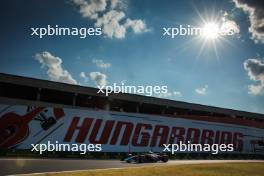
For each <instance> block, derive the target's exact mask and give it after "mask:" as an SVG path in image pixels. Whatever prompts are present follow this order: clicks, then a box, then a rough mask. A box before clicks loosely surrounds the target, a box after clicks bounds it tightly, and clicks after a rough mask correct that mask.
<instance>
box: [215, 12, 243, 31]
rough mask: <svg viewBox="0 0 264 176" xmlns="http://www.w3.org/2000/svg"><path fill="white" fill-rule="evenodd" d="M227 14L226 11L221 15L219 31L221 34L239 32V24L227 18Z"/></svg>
mask: <svg viewBox="0 0 264 176" xmlns="http://www.w3.org/2000/svg"><path fill="white" fill-rule="evenodd" d="M228 16H229V14H228V13H227V12H224V14H223V16H222V19H221V20H222V22H221V26H220V31H221V33H223V34H229V33H232V34H233V35H235V34H239V33H240V27H239V25H238V24H237V23H236V22H235V21H234V20H231V19H229V17H228Z"/></svg>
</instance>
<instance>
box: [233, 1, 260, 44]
mask: <svg viewBox="0 0 264 176" xmlns="http://www.w3.org/2000/svg"><path fill="white" fill-rule="evenodd" d="M233 2H235V5H236V7H237V8H241V9H242V10H243V11H244V12H245V13H247V14H248V15H249V21H250V27H249V32H250V33H251V34H252V36H251V38H252V39H253V40H254V41H255V42H256V43H259V42H261V43H264V3H263V0H233Z"/></svg>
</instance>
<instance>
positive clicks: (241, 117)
mask: <svg viewBox="0 0 264 176" xmlns="http://www.w3.org/2000/svg"><path fill="white" fill-rule="evenodd" d="M97 92H98V89H97V88H91V87H84V86H79V85H70V84H65V83H58V82H53V81H47V80H40V79H35V78H28V77H22V76H15V75H9V74H2V73H1V74H0V104H2V105H4V106H3V107H2V108H1V109H0V110H1V114H0V121H1V116H2V118H3V116H4V114H5V113H6V112H5V110H6V108H7V107H8V108H9V107H10V106H16V105H18V106H25V107H52V108H62V109H69V110H72V109H73V110H76V111H77V110H80V111H82V112H86V110H89V111H90V110H91V111H92V112H93V111H96V112H97V111H99V112H100V113H101V111H102V112H103V114H105V112H111V113H112V114H115V113H117V114H118V113H119V114H118V115H119V116H121V115H124V114H125V115H126V116H129V115H130V114H131V116H135V117H139V116H142V117H144V118H145V119H143V122H144V123H150V124H152V125H153V130H154V132H153V134H154V133H157V136H158V137H157V139H155V140H154V143H155V144H156V140H158V139H159V137H160V138H162V137H163V136H162V135H166V134H167V133H165V131H166V130H165V127H159V129H158V130H160V131H161V132H160V131H156V132H155V129H154V126H158V125H159V123H158V122H154V120H152V121H153V122H152V121H151V119H152V117H155V119H156V120H155V121H157V117H158V118H163V117H164V118H163V121H161V122H160V124H166V123H167V121H168V120H166V119H167V118H170V119H171V118H176V119H177V118H180V119H183V120H186V121H187V122H188V123H187V122H181V121H179V122H178V121H177V122H175V126H177V124H181V125H180V126H183V127H184V128H186V131H188V132H189V128H190V129H193V128H197V129H199V128H200V127H199V125H198V126H197V124H198V122H202V123H203V124H202V126H201V128H203V129H205V136H206V135H207V134H208V135H210V134H211V133H210V132H208V133H206V132H207V131H210V130H218V131H220V133H219V134H218V133H217V132H218V131H215V132H214V135H215V136H216V135H220V136H221V135H222V138H223V140H222V142H225V140H227V139H226V138H225V135H226V136H227V138H228V137H229V133H228V132H227V133H226V134H225V131H228V130H230V131H231V133H232V140H231V139H230V141H229V142H233V141H234V140H235V138H240V139H241V140H244V144H242V145H243V146H244V148H246V149H245V150H243V151H242V150H241V151H239V153H240V154H241V152H242V153H243V154H261V155H262V154H263V151H264V147H263V141H264V133H263V132H264V115H263V114H259V113H253V112H245V111H239V110H233V109H227V108H220V107H213V106H206V105H201V104H194V103H187V102H182V101H174V100H168V99H161V98H155V97H148V96H142V95H134V94H127V93H118V94H113V93H112V94H110V95H109V96H105V94H100V93H97ZM10 111H11V110H10ZM13 111H14V110H12V112H13ZM27 111H29V110H27ZM66 111H67V110H66ZM54 112H55V111H54ZM70 112H71V111H70ZM88 114H89V113H88ZM99 116H100V115H99ZM131 116H129V120H128V122H129V123H132V124H134V123H135V124H137V123H141V121H139V120H138V119H137V122H133V118H132V117H131ZM69 118H70V117H67V119H69ZM72 118H73V117H72ZM100 118H102V119H103V118H104V117H103V115H101V117H100ZM118 118H119V117H118ZM146 119H147V120H146ZM56 120H58V119H56ZM124 120H126V119H124ZM72 123H73V122H69V126H72ZM78 123H80V122H78ZM98 123H99V122H98ZM106 123H108V122H106ZM194 123H196V126H195V127H192V124H194ZM206 123H208V124H206ZM51 124H53V122H47V126H46V129H45V125H42V127H43V129H44V131H45V130H46V131H48V128H49V125H51ZM117 124H118V122H113V124H111V123H110V122H109V124H108V125H113V126H111V127H115V126H116V125H117ZM170 125H171V121H169V122H168V123H167V126H169V127H170ZM189 125H190V127H189ZM214 125H215V126H214ZM79 126H80V124H79ZM124 126H125V125H124ZM163 126H164V125H163ZM165 126H166V125H165ZM206 126H210V129H209V130H207V129H206ZM89 127H91V126H89ZM125 127H127V129H129V128H128V125H127V126H125ZM234 127H235V128H237V130H238V131H232V130H234ZM69 128H70V127H69ZM74 128H76V129H77V127H74ZM79 128H80V127H78V130H79ZM94 128H95V127H94ZM105 128H106V125H105ZM115 128H116V127H115ZM135 128H137V126H136V125H135ZM151 128H152V127H151ZM173 128H174V127H170V128H168V129H169V130H170V132H168V134H171V133H172V132H171V131H173ZM131 129H132V128H131ZM133 129H134V128H133ZM134 130H135V129H134ZM162 130H163V131H162ZM239 130H240V131H239ZM30 131H32V130H30ZM99 131H100V130H99ZM115 131H117V129H116V130H115ZM119 132H120V129H119ZM68 133H69V130H68V132H67V134H68ZM101 133H104V132H101ZM109 133H115V132H114V131H110V132H109ZM120 133H122V131H121V132H120ZM124 133H125V132H124ZM160 133H164V134H160ZM175 133H176V132H175ZM186 133H187V132H186ZM190 133H191V134H190V135H189V137H190V138H192V135H195V130H194V131H191V132H190ZM202 133H203V131H200V132H197V134H200V135H203V134H202ZM87 134H88V132H87ZM151 134H152V133H151ZM168 134H167V135H168ZM237 134H238V135H237ZM128 135H130V133H129V132H128V133H127V135H126V136H128ZM137 135H138V134H137ZM174 135H175V134H174ZM134 136H135V135H134ZM72 138H74V136H72ZM117 138H118V137H117ZM119 138H120V140H122V141H123V143H122V141H121V142H120V144H119V145H120V146H121V144H122V146H121V147H120V151H116V152H124V151H125V150H129V151H130V150H132V152H143V151H145V150H146V151H147V150H149V149H150V147H151V145H152V143H153V141H151V142H150V144H146V145H145V144H144V141H143V142H142V143H140V142H138V143H140V145H141V144H143V145H141V147H142V148H144V147H145V149H144V150H143V149H141V148H140V149H138V147H139V146H140V145H136V143H137V142H133V143H132V142H131V143H130V139H128V140H127V141H128V142H127V143H125V142H124V141H125V139H124V137H123V139H122V136H121V137H119ZM119 138H118V139H119ZM131 138H132V137H131ZM150 138H151V137H150ZM164 138H166V136H165V137H164ZM168 138H169V137H168ZM204 138H206V139H205V140H207V138H208V136H207V137H204ZM216 138H217V137H215V138H214V141H216ZM219 138H220V137H219ZM65 139H66V137H65ZM118 139H116V141H118ZM166 139H167V138H166ZM2 140H3V139H2ZM76 140H77V139H76ZM143 140H144V139H143ZM159 140H160V143H161V140H162V139H159ZM102 141H103V140H101V142H102ZM109 141H111V142H109ZM112 141H114V139H113V137H112V139H111V136H110V137H109V139H108V143H107V142H106V143H105V144H106V145H105V148H107V147H108V146H109V152H112V153H113V152H115V151H114V149H113V148H114V147H115V146H116V145H118V142H116V143H113V142H112ZM163 141H165V142H166V143H168V142H169V141H170V140H169V139H168V140H167V141H166V140H165V139H164V140H163ZM157 142H158V141H157ZM220 142H221V139H220ZM102 143H103V144H104V141H103V142H102ZM134 143H135V145H134ZM138 143H137V144H138ZM245 143H247V144H245ZM111 145H113V147H111ZM123 145H124V146H123ZM133 145H134V146H135V147H134V148H135V151H133ZM0 146H1V145H0ZM3 146H6V147H7V148H8V145H3ZM22 146H25V145H22ZM245 146H246V147H245ZM122 147H126V148H125V149H124V148H122ZM152 147H154V149H155V147H159V146H154V145H153V146H152ZM0 148H1V147H0ZM2 148H3V147H2ZM22 148H23V147H22ZM116 148H118V147H116ZM106 151H108V150H106Z"/></svg>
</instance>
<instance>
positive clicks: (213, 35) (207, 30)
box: [202, 22, 220, 39]
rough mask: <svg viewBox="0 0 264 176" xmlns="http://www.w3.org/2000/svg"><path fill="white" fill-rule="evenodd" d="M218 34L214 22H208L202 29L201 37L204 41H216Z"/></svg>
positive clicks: (218, 29) (218, 30) (217, 26)
mask: <svg viewBox="0 0 264 176" xmlns="http://www.w3.org/2000/svg"><path fill="white" fill-rule="evenodd" d="M219 32H220V28H219V25H218V24H217V23H215V22H208V23H206V24H205V25H204V26H203V28H202V36H203V37H204V38H206V39H217V38H218V37H219Z"/></svg>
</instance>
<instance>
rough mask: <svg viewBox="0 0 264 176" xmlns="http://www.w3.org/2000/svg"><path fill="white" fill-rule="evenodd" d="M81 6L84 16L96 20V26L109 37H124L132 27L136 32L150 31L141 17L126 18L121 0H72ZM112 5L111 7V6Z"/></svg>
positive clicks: (80, 10) (80, 9)
mask: <svg viewBox="0 0 264 176" xmlns="http://www.w3.org/2000/svg"><path fill="white" fill-rule="evenodd" d="M72 1H73V3H74V4H75V5H76V6H78V7H79V12H80V13H81V14H82V16H83V17H84V18H87V19H89V20H94V21H95V26H96V27H101V28H102V31H103V33H104V34H105V35H106V36H107V37H109V38H117V39H122V38H125V36H126V31H127V30H128V29H132V31H133V32H134V33H142V32H146V31H148V29H147V26H146V24H145V23H144V21H142V20H141V19H136V20H131V19H130V18H126V17H125V16H126V15H125V13H124V11H122V10H121V9H122V7H121V6H123V5H122V4H123V3H122V2H121V1H120V0H87V1H86V0H72ZM109 6H110V8H109Z"/></svg>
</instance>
